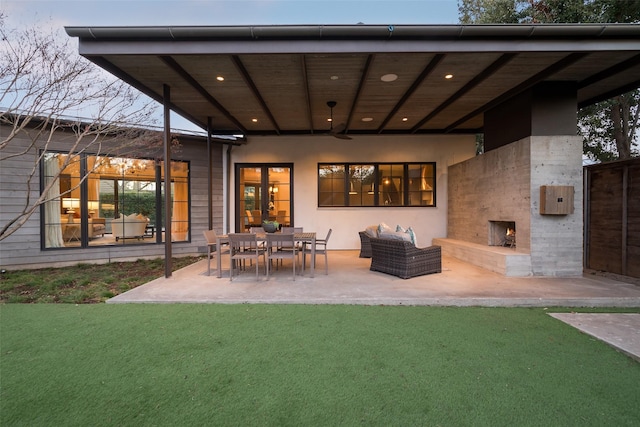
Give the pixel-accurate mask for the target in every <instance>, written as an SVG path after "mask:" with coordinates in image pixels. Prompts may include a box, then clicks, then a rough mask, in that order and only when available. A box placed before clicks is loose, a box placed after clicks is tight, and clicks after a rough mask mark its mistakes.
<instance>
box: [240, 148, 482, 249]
mask: <svg viewBox="0 0 640 427" xmlns="http://www.w3.org/2000/svg"><path fill="white" fill-rule="evenodd" d="M474 155H475V137H474V136H473V135H410V136H386V135H380V136H358V135H356V136H353V139H352V140H342V139H336V138H333V137H331V136H324V135H322V136H320V135H319V136H306V137H299V136H280V137H271V136H269V137H250V138H249V141H248V143H247V144H246V145H243V146H241V147H234V148H233V150H232V155H231V162H232V165H231V170H232V171H233V170H234V169H235V164H236V163H292V164H293V171H294V176H293V185H294V199H293V203H294V212H295V214H294V215H295V224H294V225H295V226H299V227H300V226H301V227H304V229H305V230H309V231H316V232H317V233H318V235H319V236H324V235H325V234H326V233H327V231H328V230H329V228H332V229H333V234H332V236H331V240H330V242H329V249H359V248H360V239H359V236H358V231H360V230H363V229H364V228H365V227H367V226H368V225H371V224H377V223H380V222H381V221H382V222H385V223H387V224H388V225H390V226H392V227H395V226H396V225H397V224H400V225H402V226H403V227H409V226H411V227H413V228H414V230H415V231H416V234H417V238H418V246H429V245H431V239H433V238H435V237H446V235H447V167H448V166H450V165H453V164H455V163H458V162H461V161H464V160H467V159H469V158H471V157H473V156H474ZM334 162H335V163H344V162H351V163H369V162H370V163H374V162H376V163H378V162H436V180H437V181H436V185H437V187H436V197H437V206H436V207H375V208H373V207H371V208H363V207H343V208H319V207H318V194H317V193H318V191H317V189H318V177H317V174H318V163H334ZM234 179H235V177H234V176H233V173H232V174H231V188H232V189H233V188H235V181H234ZM234 197H235V192H234V191H232V194H230V206H232V207H233V206H235V199H234ZM235 214H236V213H235V212H234V210H233V208H232V209H231V216H232V217H233V216H234V215H235ZM230 223H231V224H234V221H233V220H231V221H230ZM232 227H233V225H232Z"/></svg>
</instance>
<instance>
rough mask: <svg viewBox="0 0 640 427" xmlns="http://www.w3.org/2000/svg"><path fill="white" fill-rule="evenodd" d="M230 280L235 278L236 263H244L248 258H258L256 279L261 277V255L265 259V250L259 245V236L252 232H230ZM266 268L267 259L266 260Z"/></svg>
mask: <svg viewBox="0 0 640 427" xmlns="http://www.w3.org/2000/svg"><path fill="white" fill-rule="evenodd" d="M229 254H230V256H229V258H230V260H231V265H230V267H229V281H231V280H233V269H234V264H236V263H237V264H240V263H243V262H244V261H246V260H251V261H253V260H254V259H255V260H256V280H260V279H259V275H258V269H259V267H260V256H262V258H263V260H265V250H264V249H263V248H261V247H260V246H259V245H258V236H257V235H255V234H252V233H231V234H229ZM265 268H266V261H265Z"/></svg>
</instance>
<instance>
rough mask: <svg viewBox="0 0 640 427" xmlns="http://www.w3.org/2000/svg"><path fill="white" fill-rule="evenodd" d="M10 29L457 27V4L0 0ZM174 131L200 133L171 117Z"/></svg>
mask: <svg viewBox="0 0 640 427" xmlns="http://www.w3.org/2000/svg"><path fill="white" fill-rule="evenodd" d="M0 12H2V13H3V14H4V15H5V25H7V27H14V28H15V27H22V26H32V25H34V24H38V25H41V24H45V25H47V26H50V27H53V28H56V27H59V28H60V30H61V33H62V34H63V36H66V33H64V31H63V27H65V26H148V25H161V26H167V25H294V24H307V25H308V24H315V25H336V24H349V25H354V24H358V23H364V24H383V25H402V24H456V23H457V22H458V0H385V1H382V0H286V1H284V0H251V1H249V0H232V1H229V0H172V1H168V0H66V1H61V0H0ZM171 125H172V127H173V128H178V129H184V130H191V131H196V130H200V129H199V128H198V127H196V126H194V125H192V124H191V123H189V122H188V121H187V120H185V119H183V118H182V117H180V116H178V115H176V114H172V115H171Z"/></svg>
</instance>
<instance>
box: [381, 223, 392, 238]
mask: <svg viewBox="0 0 640 427" xmlns="http://www.w3.org/2000/svg"><path fill="white" fill-rule="evenodd" d="M387 232H393V229H392V228H391V227H389V226H388V225H387V224H385V223H384V222H381V223H380V224H378V236H379V235H380V234H382V233H387Z"/></svg>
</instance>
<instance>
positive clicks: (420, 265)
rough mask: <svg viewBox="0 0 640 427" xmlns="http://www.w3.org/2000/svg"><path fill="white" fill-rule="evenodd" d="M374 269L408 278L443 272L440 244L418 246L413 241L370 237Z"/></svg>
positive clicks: (372, 267) (372, 266)
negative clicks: (425, 246) (424, 246)
mask: <svg viewBox="0 0 640 427" xmlns="http://www.w3.org/2000/svg"><path fill="white" fill-rule="evenodd" d="M369 240H370V244H371V267H370V268H369V269H370V270H372V271H380V272H382V273H387V274H392V275H394V276H398V277H401V278H403V279H408V278H410V277H415V276H422V275H424V274H431V273H440V272H442V251H441V248H440V246H430V247H428V248H416V247H415V246H414V245H413V243H411V242H407V241H402V240H391V239H378V238H375V237H370V238H369Z"/></svg>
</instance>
